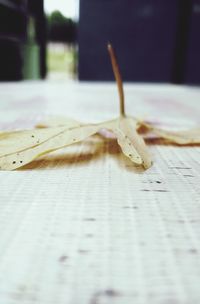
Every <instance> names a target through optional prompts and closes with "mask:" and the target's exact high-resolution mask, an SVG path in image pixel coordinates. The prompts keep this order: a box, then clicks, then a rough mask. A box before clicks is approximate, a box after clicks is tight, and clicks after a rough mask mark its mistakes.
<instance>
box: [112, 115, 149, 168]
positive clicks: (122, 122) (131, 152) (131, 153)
mask: <svg viewBox="0 0 200 304" xmlns="http://www.w3.org/2000/svg"><path fill="white" fill-rule="evenodd" d="M136 129H137V121H136V120H134V119H133V118H130V117H124V118H120V119H119V120H118V125H117V126H116V127H115V128H114V129H113V132H114V133H115V134H116V136H117V140H118V143H119V145H120V147H121V149H122V151H123V153H124V154H125V155H126V156H127V157H129V158H130V160H131V161H132V162H134V163H135V164H138V165H143V166H144V167H145V168H149V167H151V165H152V161H151V157H150V155H149V152H148V150H147V147H146V144H145V142H144V140H143V138H142V137H141V136H140V135H139V134H138V133H137V131H136Z"/></svg>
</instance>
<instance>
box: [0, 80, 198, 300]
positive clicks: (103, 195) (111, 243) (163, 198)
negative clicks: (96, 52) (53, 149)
mask: <svg viewBox="0 0 200 304" xmlns="http://www.w3.org/2000/svg"><path fill="white" fill-rule="evenodd" d="M125 92H126V109H127V112H128V113H129V114H131V115H134V116H138V117H141V118H145V119H150V120H152V121H155V122H156V123H157V124H160V123H161V122H162V123H164V124H165V125H166V126H168V127H172V126H175V127H182V128H183V127H184V126H185V127H191V126H193V125H200V115H199V114H200V89H199V88H195V87H193V88H189V87H178V86H171V85H141V84H138V85H134V84H126V85H125ZM46 115H66V116H69V117H74V118H76V119H78V120H81V121H85V122H88V121H91V122H92V121H93V122H96V121H102V120H106V119H110V118H113V117H115V116H117V115H118V97H117V91H116V88H115V85H114V84H107V83H99V84H98V83H97V84H94V83H83V84H79V83H76V82H72V83H70V82H69V83H64V82H59V83H58V82H57V83H56V82H23V83H10V84H7V83H4V84H3V83H1V84H0V128H1V129H2V130H9V129H20V128H31V127H33V126H34V125H35V123H37V122H38V121H40V120H41V119H43V118H44V117H45V116H46ZM149 149H150V151H151V154H152V158H153V160H154V165H153V167H152V168H150V169H149V170H147V171H145V172H143V171H142V170H140V169H138V168H135V167H134V166H133V165H132V164H131V163H130V162H129V161H128V160H127V159H125V157H124V156H123V155H122V154H121V152H120V149H119V148H118V146H117V144H116V141H115V140H112V141H109V140H106V139H105V140H101V141H99V139H98V138H94V139H92V138H89V139H88V140H86V141H85V142H84V143H81V144H79V145H75V146H74V147H69V148H67V149H64V150H63V151H61V152H59V153H56V154H52V155H50V156H45V157H44V158H43V159H39V160H36V161H34V162H33V163H32V164H30V165H27V166H26V167H24V168H22V169H20V170H17V171H12V172H7V171H1V172H0V180H1V182H0V303H1V304H18V303H20V304H30V303H38V304H39V303H40V304H105V303H109V304H110V303H111V304H112V303H114V304H133V303H134V304H151V303H152V304H197V303H200V288H199V285H200V183H199V182H200V178H199V177H200V161H199V160H200V148H199V147H177V146H170V145H150V146H149Z"/></svg>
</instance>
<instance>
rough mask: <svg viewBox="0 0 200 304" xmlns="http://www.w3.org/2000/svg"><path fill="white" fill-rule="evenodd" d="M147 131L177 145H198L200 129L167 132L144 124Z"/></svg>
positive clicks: (199, 142)
mask: <svg viewBox="0 0 200 304" xmlns="http://www.w3.org/2000/svg"><path fill="white" fill-rule="evenodd" d="M144 125H145V127H146V128H148V130H149V131H151V132H152V133H154V134H155V135H157V136H158V137H160V138H164V139H167V140H169V141H171V142H174V143H176V144H178V145H191V144H200V128H193V129H190V130H184V131H169V130H164V129H160V128H157V127H154V126H153V125H150V124H147V123H144Z"/></svg>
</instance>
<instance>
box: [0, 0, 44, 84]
mask: <svg viewBox="0 0 200 304" xmlns="http://www.w3.org/2000/svg"><path fill="white" fill-rule="evenodd" d="M0 20H1V22H0V67H1V68H0V80H4V81H10V80H21V79H27V78H38V77H39V78H40V77H44V76H45V74H46V63H45V18H44V9H43V1H42V0H0ZM30 24H32V27H33V28H34V31H33V32H34V33H35V37H34V39H32V40H30V37H29V29H30ZM37 50H38V56H37ZM35 65H36V66H37V69H35V70H38V72H37V73H35V74H34V73H33V72H34V71H35V70H33V69H32V68H31V66H32V67H33V66H35ZM32 71H33V72H32Z"/></svg>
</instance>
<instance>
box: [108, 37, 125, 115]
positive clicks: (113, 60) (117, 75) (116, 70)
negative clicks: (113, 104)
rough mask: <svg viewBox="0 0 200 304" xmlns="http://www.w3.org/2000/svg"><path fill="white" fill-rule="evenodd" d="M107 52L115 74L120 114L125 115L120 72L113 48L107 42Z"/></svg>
mask: <svg viewBox="0 0 200 304" xmlns="http://www.w3.org/2000/svg"><path fill="white" fill-rule="evenodd" d="M108 52H109V54H110V59H111V64H112V69H113V73H114V75H115V80H116V82H117V87H118V93H119V101H120V115H121V116H125V105H124V89H123V83H122V78H121V74H120V70H119V66H118V63H117V59H116V56H115V52H114V49H113V47H112V45H111V44H110V43H108Z"/></svg>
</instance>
